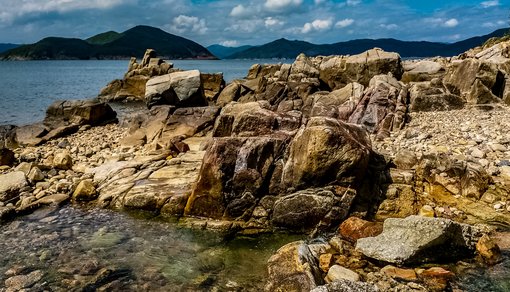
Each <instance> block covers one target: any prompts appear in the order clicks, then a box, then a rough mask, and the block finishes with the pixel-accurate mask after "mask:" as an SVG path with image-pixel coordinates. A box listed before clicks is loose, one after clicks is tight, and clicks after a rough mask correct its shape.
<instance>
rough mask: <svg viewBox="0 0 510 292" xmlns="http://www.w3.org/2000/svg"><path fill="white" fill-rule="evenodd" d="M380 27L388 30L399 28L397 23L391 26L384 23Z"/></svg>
mask: <svg viewBox="0 0 510 292" xmlns="http://www.w3.org/2000/svg"><path fill="white" fill-rule="evenodd" d="M379 26H380V27H382V28H385V29H387V30H394V29H397V28H398V25H397V24H395V23H390V24H386V23H382V24H380V25H379Z"/></svg>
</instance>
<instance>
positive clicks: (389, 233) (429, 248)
mask: <svg viewBox="0 0 510 292" xmlns="http://www.w3.org/2000/svg"><path fill="white" fill-rule="evenodd" d="M477 233H478V232H477V230H476V229H475V228H474V227H472V226H470V225H466V224H460V223H457V222H455V221H452V220H449V219H440V218H428V217H420V216H409V217H407V218H405V219H396V218H390V219H387V220H386V221H384V227H383V232H382V233H381V234H380V235H378V236H376V237H367V238H362V239H359V240H358V241H357V243H356V249H357V250H359V251H361V252H362V253H363V254H364V255H365V256H367V257H370V258H373V259H376V260H380V261H383V262H389V263H394V264H398V265H404V264H415V263H423V262H437V261H448V260H455V259H460V258H463V257H465V256H469V255H473V253H474V247H475V244H476V238H477V237H478V236H479V235H478V234H477Z"/></svg>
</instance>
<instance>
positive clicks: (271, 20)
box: [264, 17, 285, 28]
mask: <svg viewBox="0 0 510 292" xmlns="http://www.w3.org/2000/svg"><path fill="white" fill-rule="evenodd" d="M284 24H285V21H282V20H279V19H276V18H274V17H266V20H265V21H264V25H265V26H266V27H268V28H269V27H274V26H282V25H284Z"/></svg>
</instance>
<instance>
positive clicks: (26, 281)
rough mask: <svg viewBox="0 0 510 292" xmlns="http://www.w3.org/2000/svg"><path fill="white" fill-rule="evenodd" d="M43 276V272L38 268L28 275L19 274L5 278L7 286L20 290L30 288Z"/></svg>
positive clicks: (9, 288) (10, 288)
mask: <svg viewBox="0 0 510 292" xmlns="http://www.w3.org/2000/svg"><path fill="white" fill-rule="evenodd" d="M42 277H43V272H42V271H40V270H36V271H33V272H31V273H30V274H28V275H19V276H14V277H10V278H9V279H7V280H5V286H6V287H8V290H13V291H19V290H21V289H25V288H30V287H32V286H33V285H34V284H35V283H37V282H38V281H39V280H41V279H42Z"/></svg>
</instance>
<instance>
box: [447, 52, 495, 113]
mask: <svg viewBox="0 0 510 292" xmlns="http://www.w3.org/2000/svg"><path fill="white" fill-rule="evenodd" d="M501 74H502V73H500V72H499V70H498V66H497V65H496V64H494V63H491V62H487V61H481V60H476V59H466V60H462V61H457V62H455V63H452V65H451V66H450V67H449V68H448V70H447V72H446V75H445V78H444V80H443V83H444V84H445V86H446V88H448V90H449V91H450V92H451V93H453V94H457V95H460V96H461V97H462V98H464V99H465V100H466V101H467V102H468V103H469V104H486V103H495V102H501V100H502V97H503V96H502V94H503V92H502V90H501V88H503V86H504V83H503V84H502V83H501V82H497V81H498V75H500V76H501ZM500 92H501V93H500ZM495 93H496V94H498V95H495Z"/></svg>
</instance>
